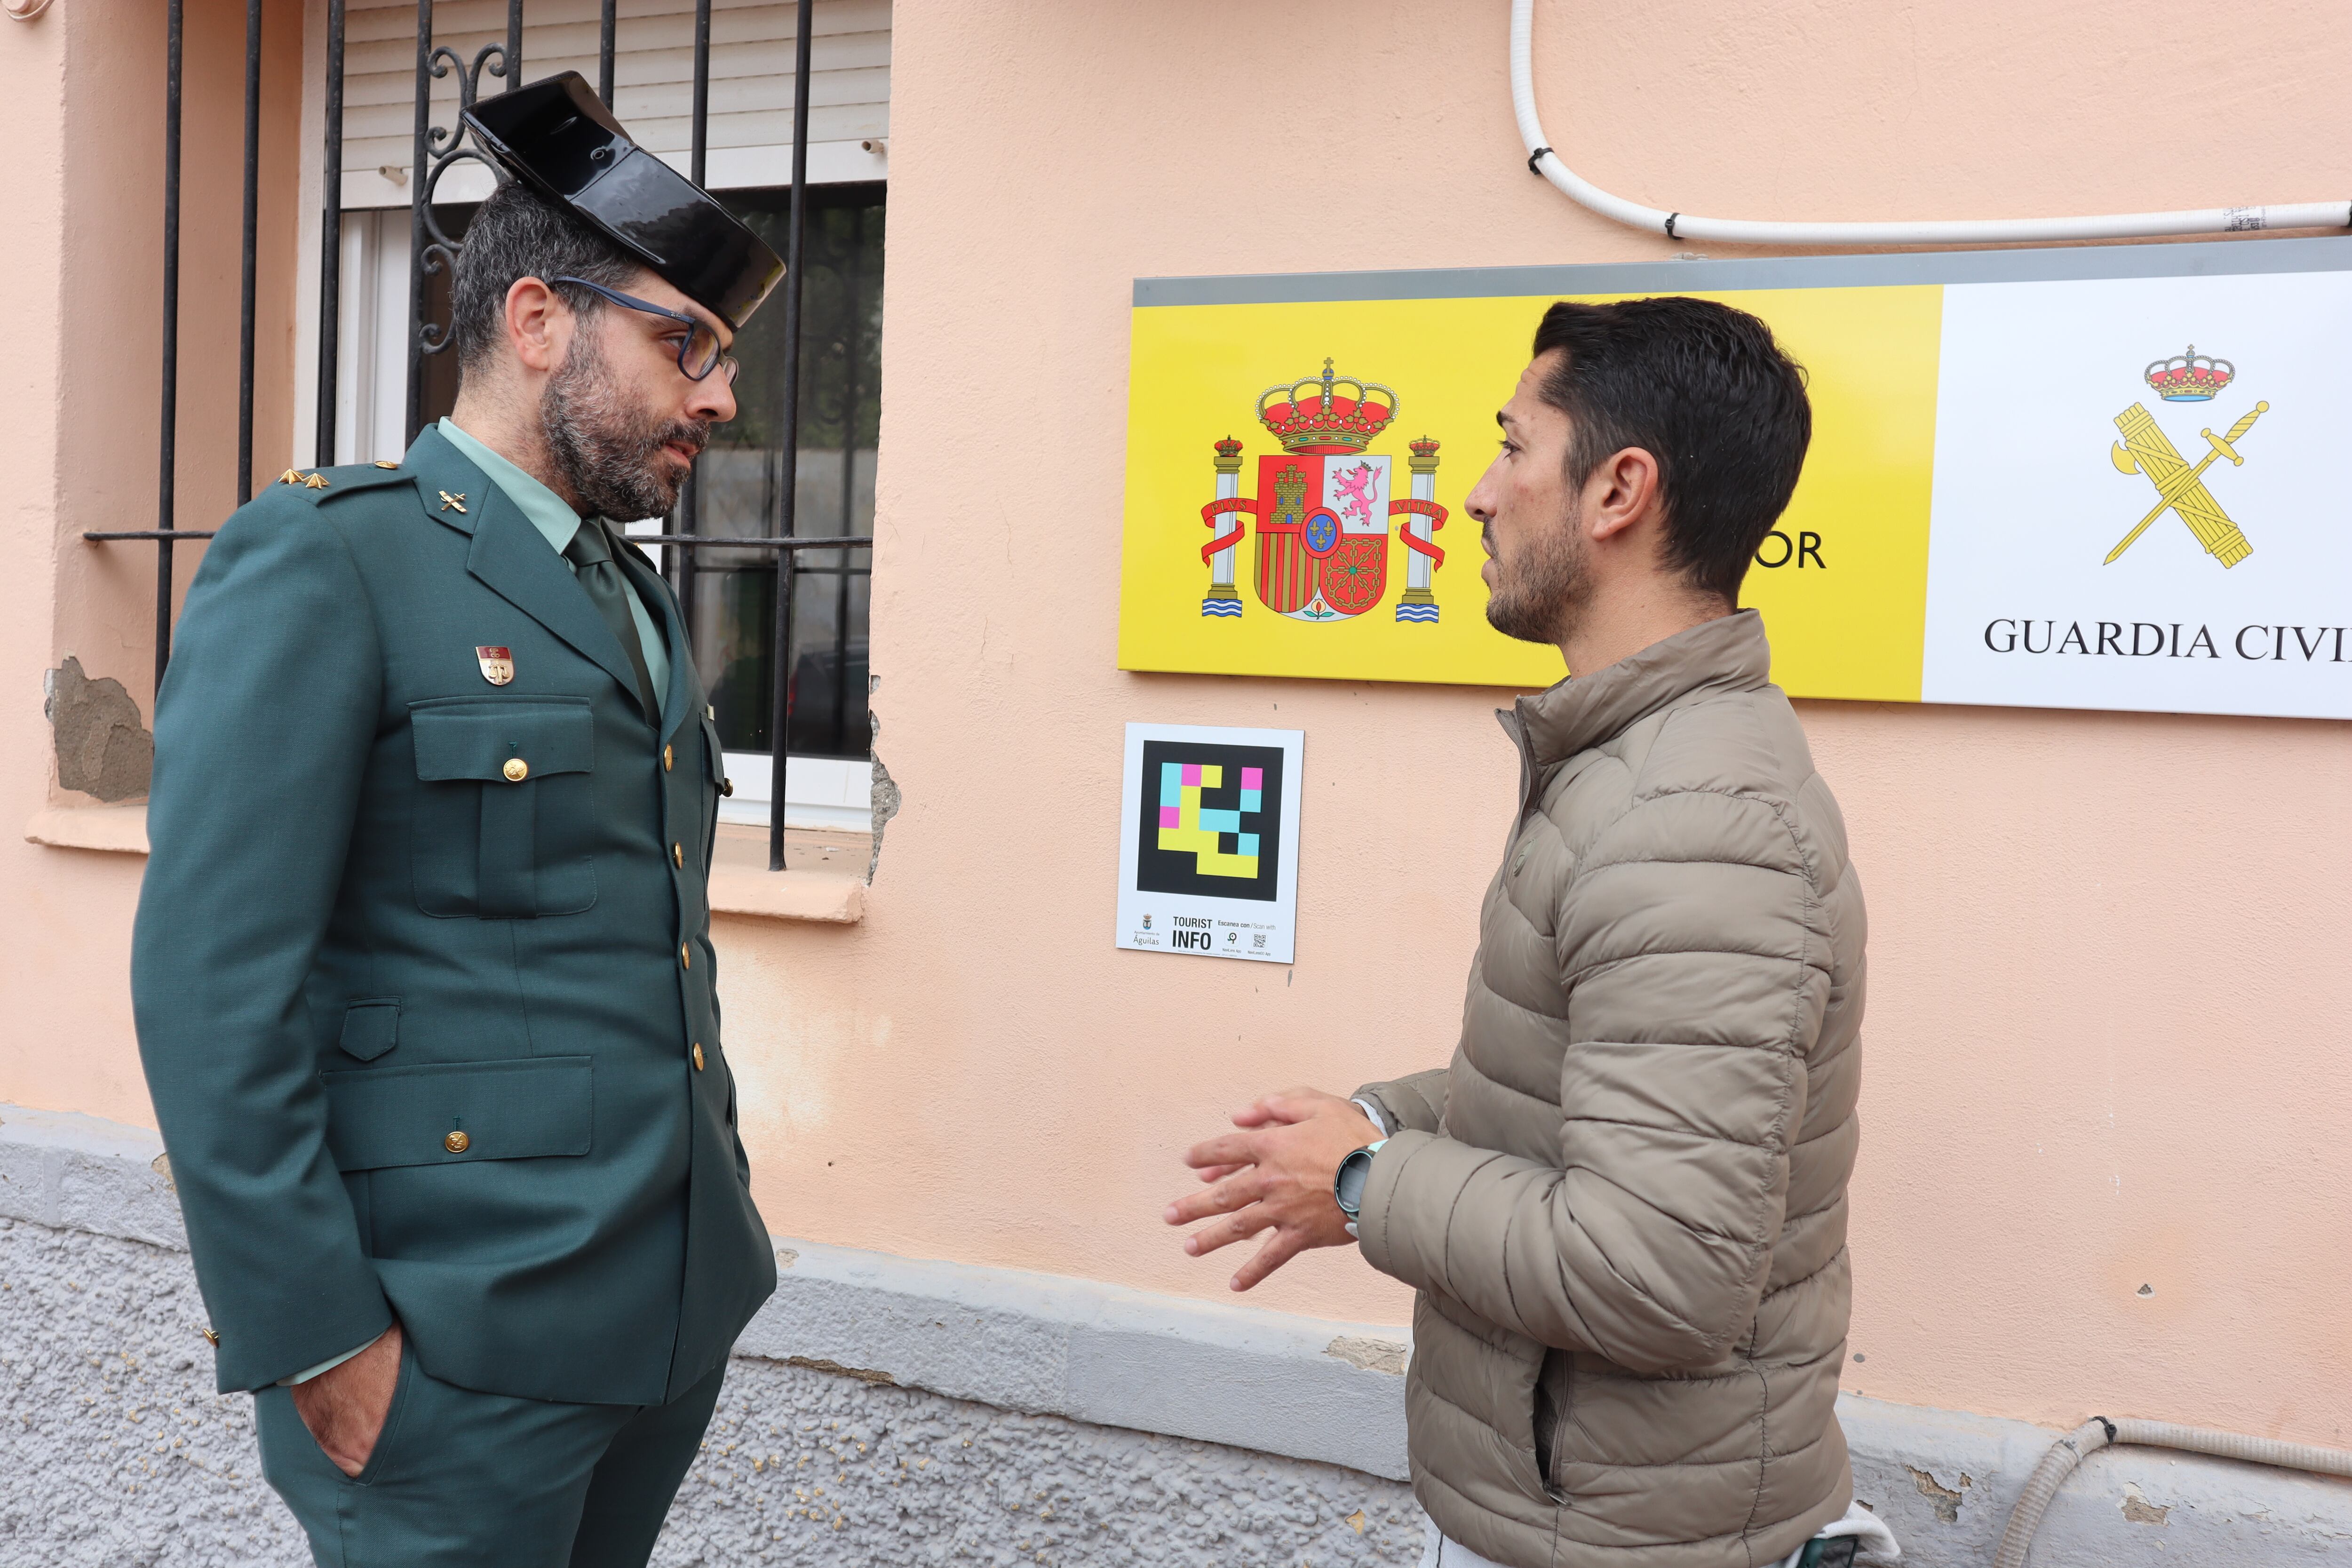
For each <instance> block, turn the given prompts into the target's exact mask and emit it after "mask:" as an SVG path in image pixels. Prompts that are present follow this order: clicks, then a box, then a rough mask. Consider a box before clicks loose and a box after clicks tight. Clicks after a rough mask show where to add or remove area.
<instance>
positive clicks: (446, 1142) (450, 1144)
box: [441, 1132, 474, 1154]
mask: <svg viewBox="0 0 2352 1568" xmlns="http://www.w3.org/2000/svg"><path fill="white" fill-rule="evenodd" d="M473 1142H474V1141H473V1140H472V1139H471V1138H468V1137H467V1136H466V1135H465V1134H464V1133H463V1132H452V1133H450V1134H449V1136H447V1137H446V1138H444V1139H443V1140H441V1147H443V1148H444V1149H446V1150H448V1151H449V1152H451V1153H452V1154H462V1153H464V1152H466V1151H467V1149H468V1148H470V1147H472V1145H473Z"/></svg>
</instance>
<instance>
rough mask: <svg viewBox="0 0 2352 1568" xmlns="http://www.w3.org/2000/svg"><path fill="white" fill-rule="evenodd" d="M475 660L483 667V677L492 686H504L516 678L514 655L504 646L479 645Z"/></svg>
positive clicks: (475, 652)
mask: <svg viewBox="0 0 2352 1568" xmlns="http://www.w3.org/2000/svg"><path fill="white" fill-rule="evenodd" d="M474 662H475V663H477V664H478V665H480V666H481V667H482V679H484V680H487V681H488V682H489V683H490V684H491V685H492V686H504V685H505V684H506V683H507V682H508V681H509V680H512V679H514V655H513V654H512V653H511V652H509V650H508V649H506V648H502V647H478V648H476V649H475V650H474Z"/></svg>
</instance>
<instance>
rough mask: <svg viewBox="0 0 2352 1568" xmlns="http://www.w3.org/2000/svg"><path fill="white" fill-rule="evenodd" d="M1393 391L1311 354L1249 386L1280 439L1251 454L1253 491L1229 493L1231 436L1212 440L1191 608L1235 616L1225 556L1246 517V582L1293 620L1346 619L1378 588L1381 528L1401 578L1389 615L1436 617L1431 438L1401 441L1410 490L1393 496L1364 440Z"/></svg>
mask: <svg viewBox="0 0 2352 1568" xmlns="http://www.w3.org/2000/svg"><path fill="white" fill-rule="evenodd" d="M1396 416H1397V395H1396V394H1395V392H1394V391H1392V390H1391V389H1390V388H1388V387H1386V386H1382V385H1381V384H1380V383H1378V382H1368V381H1358V380H1356V379H1355V378H1353V377H1351V376H1343V375H1339V374H1334V373H1333V371H1332V369H1331V361H1329V360H1328V359H1327V360H1325V361H1324V362H1323V374H1322V375H1321V376H1320V377H1314V376H1308V377H1305V378H1302V379H1300V380H1298V381H1295V382H1288V383H1286V384H1282V385H1279V386H1270V387H1268V388H1266V389H1265V391H1264V392H1262V393H1260V394H1259V395H1258V399H1257V417H1258V422H1259V423H1260V424H1262V425H1264V426H1265V428H1266V431H1267V433H1268V434H1270V435H1272V436H1273V437H1274V438H1275V440H1276V442H1278V443H1279V444H1280V445H1281V447H1282V450H1281V451H1280V452H1279V453H1274V454H1268V455H1265V456H1261V457H1260V458H1258V460H1257V494H1256V495H1255V496H1244V495H1242V494H1240V493H1239V492H1240V489H1241V472H1242V459H1243V451H1244V448H1243V446H1242V443H1240V442H1239V441H1236V440H1234V438H1233V437H1230V436H1228V437H1225V438H1224V439H1223V440H1222V441H1220V442H1218V443H1217V444H1216V458H1215V467H1216V475H1217V499H1216V500H1213V501H1211V502H1209V503H1208V504H1207V505H1206V506H1204V507H1202V509H1201V521H1202V522H1203V523H1205V524H1207V525H1208V528H1209V531H1210V534H1211V535H1212V537H1211V539H1210V541H1209V542H1208V543H1207V544H1205V545H1203V546H1202V549H1201V559H1202V562H1204V563H1206V564H1207V565H1208V568H1209V591H1208V594H1207V595H1205V596H1204V597H1203V598H1202V600H1201V614H1202V615H1203V616H1211V617H1225V618H1234V617H1238V616H1240V615H1241V613H1242V596H1241V593H1240V590H1239V589H1238V587H1237V586H1236V585H1235V581H1234V566H1235V556H1236V553H1237V552H1239V550H1240V548H1241V545H1242V542H1243V535H1244V532H1245V531H1247V529H1245V527H1244V522H1243V521H1242V520H1243V519H1244V518H1247V519H1250V520H1251V521H1252V522H1253V523H1254V524H1255V532H1256V541H1255V545H1256V559H1255V570H1254V573H1253V579H1252V580H1253V583H1254V585H1255V588H1256V590H1257V596H1258V601H1259V602H1260V603H1261V604H1263V605H1265V607H1266V608H1267V609H1269V610H1272V611H1273V612H1274V613H1275V614H1276V615H1278V616H1287V617H1288V618H1290V619H1291V620H1294V621H1307V622H1309V623H1328V622H1334V621H1346V620H1352V619H1354V618H1355V617H1356V616H1360V615H1363V614H1365V613H1366V612H1368V611H1370V610H1371V609H1373V608H1375V607H1376V606H1378V605H1379V604H1380V603H1381V599H1382V598H1383V597H1385V596H1386V595H1387V593H1388V581H1389V530H1390V526H1391V522H1393V521H1396V520H1399V519H1402V523H1401V524H1399V526H1398V527H1397V531H1396V536H1397V540H1398V542H1400V543H1402V545H1403V546H1404V551H1405V586H1404V591H1403V593H1402V594H1401V595H1399V596H1398V599H1397V605H1396V618H1397V619H1398V620H1400V621H1403V622H1407V623H1418V624H1423V625H1427V624H1430V623H1433V622H1435V621H1436V619H1437V609H1438V606H1437V596H1436V594H1435V593H1434V591H1433V578H1434V575H1435V573H1436V571H1437V568H1438V567H1440V566H1442V565H1444V563H1445V552H1444V550H1442V549H1440V548H1439V547H1438V546H1437V545H1436V544H1434V543H1433V542H1431V538H1430V536H1431V535H1432V534H1433V533H1434V532H1435V531H1437V530H1438V529H1441V528H1443V527H1444V526H1445V509H1444V507H1442V506H1440V505H1438V504H1437V443H1436V442H1434V441H1433V440H1430V439H1429V438H1428V437H1423V438H1422V439H1420V440H1418V441H1414V442H1412V443H1410V444H1409V445H1408V447H1406V453H1407V456H1406V459H1405V466H1406V468H1407V469H1408V470H1409V471H1410V474H1411V489H1412V493H1411V494H1410V495H1407V496H1403V497H1398V496H1396V495H1394V494H1393V489H1392V484H1391V479H1392V474H1391V468H1392V465H1393V462H1394V458H1393V455H1392V454H1388V453H1380V452H1374V451H1372V450H1370V448H1371V447H1373V446H1374V445H1375V444H1376V443H1377V442H1378V441H1380V440H1381V438H1382V437H1384V436H1385V435H1387V434H1388V431H1389V427H1390V426H1392V425H1393V424H1394V423H1395V422H1396Z"/></svg>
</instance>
